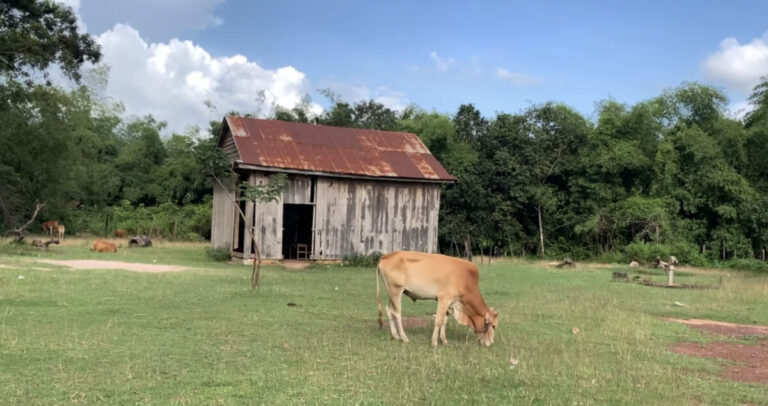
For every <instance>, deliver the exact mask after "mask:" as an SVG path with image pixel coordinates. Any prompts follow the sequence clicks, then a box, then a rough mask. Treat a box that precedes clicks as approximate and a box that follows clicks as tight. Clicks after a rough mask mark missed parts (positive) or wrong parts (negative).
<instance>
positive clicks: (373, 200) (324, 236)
mask: <svg viewBox="0 0 768 406" xmlns="http://www.w3.org/2000/svg"><path fill="white" fill-rule="evenodd" d="M249 181H250V182H251V184H256V183H260V182H266V181H267V177H266V176H265V174H263V173H259V172H253V173H252V174H251V175H250V179H249ZM315 187H316V190H315V202H314V206H315V207H314V213H315V214H314V224H313V229H314V239H313V241H314V242H313V249H312V250H311V251H312V253H313V258H314V259H340V258H342V257H343V256H345V255H350V254H361V255H369V254H371V253H373V252H390V251H393V250H397V249H404V250H413V251H422V252H436V250H437V231H438V228H437V226H438V224H437V222H438V212H439V209H440V185H438V184H428V183H410V182H386V181H364V180H353V179H343V178H323V177H320V178H318V180H317V182H316V186H315ZM311 189H312V181H311V177H309V176H299V175H296V176H290V177H289V183H288V188H287V190H286V191H285V192H284V193H283V196H281V198H280V199H279V201H277V202H270V203H260V204H258V205H257V206H256V207H254V206H253V205H252V204H250V203H249V204H246V217H247V220H248V222H249V223H250V224H253V227H254V230H255V233H256V238H258V240H259V248H260V249H261V255H262V258H264V259H282V239H283V204H284V203H293V204H310V196H311V193H312V190H311ZM222 197H224V196H222ZM224 198H226V197H224ZM230 235H232V233H231V232H230ZM244 237H245V238H244V252H243V254H244V256H245V257H246V258H249V257H251V256H252V252H251V250H250V247H251V238H250V235H248V234H246V235H245V236H244Z"/></svg>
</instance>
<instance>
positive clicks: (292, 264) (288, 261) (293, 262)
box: [281, 259, 312, 269]
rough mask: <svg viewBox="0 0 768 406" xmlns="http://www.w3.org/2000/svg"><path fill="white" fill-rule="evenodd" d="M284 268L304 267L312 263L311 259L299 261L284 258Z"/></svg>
mask: <svg viewBox="0 0 768 406" xmlns="http://www.w3.org/2000/svg"><path fill="white" fill-rule="evenodd" d="M281 265H283V268H287V269H304V268H306V267H308V266H310V265H312V263H311V262H309V261H297V260H291V259H285V260H283V263H282V264H281Z"/></svg>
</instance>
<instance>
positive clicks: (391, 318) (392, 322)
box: [387, 300, 400, 340]
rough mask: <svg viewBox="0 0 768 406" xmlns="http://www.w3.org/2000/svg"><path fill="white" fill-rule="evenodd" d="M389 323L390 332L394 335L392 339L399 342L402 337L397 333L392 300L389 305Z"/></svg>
mask: <svg viewBox="0 0 768 406" xmlns="http://www.w3.org/2000/svg"><path fill="white" fill-rule="evenodd" d="M387 322H389V332H390V333H391V334H392V338H394V339H395V340H399V339H400V335H399V334H398V333H397V327H395V311H394V310H393V309H392V300H390V301H389V303H388V304H387Z"/></svg>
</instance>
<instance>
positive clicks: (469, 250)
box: [464, 236, 472, 262]
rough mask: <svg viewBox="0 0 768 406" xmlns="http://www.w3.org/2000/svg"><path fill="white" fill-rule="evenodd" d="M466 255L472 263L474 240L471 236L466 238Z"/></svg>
mask: <svg viewBox="0 0 768 406" xmlns="http://www.w3.org/2000/svg"><path fill="white" fill-rule="evenodd" d="M464 254H465V256H466V257H467V261H469V262H472V240H470V238H469V236H467V237H466V238H464Z"/></svg>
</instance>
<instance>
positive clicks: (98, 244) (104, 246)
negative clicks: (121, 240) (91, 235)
mask: <svg viewBox="0 0 768 406" xmlns="http://www.w3.org/2000/svg"><path fill="white" fill-rule="evenodd" d="M91 251H97V252H117V245H115V243H113V242H109V241H105V240H95V241H93V243H92V244H91Z"/></svg>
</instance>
